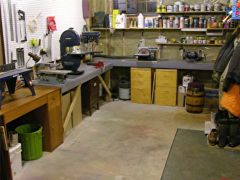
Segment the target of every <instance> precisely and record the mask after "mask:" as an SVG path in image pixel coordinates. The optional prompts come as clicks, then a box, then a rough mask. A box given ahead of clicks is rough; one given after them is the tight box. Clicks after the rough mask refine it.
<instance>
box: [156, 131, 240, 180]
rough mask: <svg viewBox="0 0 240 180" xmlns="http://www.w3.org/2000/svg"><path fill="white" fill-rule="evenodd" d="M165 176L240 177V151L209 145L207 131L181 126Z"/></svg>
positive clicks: (170, 179)
mask: <svg viewBox="0 0 240 180" xmlns="http://www.w3.org/2000/svg"><path fill="white" fill-rule="evenodd" d="M161 180H240V151H239V150H238V151H236V150H235V151H234V150H226V149H220V148H218V147H211V146H208V145H207V138H206V136H205V135H204V132H203V131H195V130H184V129H178V130H177V132H176V135H175V138H174V141H173V144H172V147H171V150H170V152H169V155H168V159H167V162H166V165H165V168H164V171H163V174H162V177H161Z"/></svg>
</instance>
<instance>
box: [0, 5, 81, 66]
mask: <svg viewBox="0 0 240 180" xmlns="http://www.w3.org/2000/svg"><path fill="white" fill-rule="evenodd" d="M8 1H9V0H0V2H1V5H3V6H2V7H1V8H2V17H4V15H6V18H7V21H8V22H7V29H8V33H7V34H8V42H9V43H8V44H9V45H8V46H9V47H8V49H9V57H11V52H12V54H13V59H16V53H15V52H16V48H18V47H24V51H25V62H26V61H27V59H28V55H27V53H28V52H30V51H31V49H30V48H29V45H28V43H27V42H25V43H21V42H18V43H17V42H15V41H11V40H10V36H9V35H10V26H9V17H8V14H9V13H8ZM14 3H16V5H17V10H18V9H21V10H23V11H25V13H26V24H27V39H28V40H30V39H32V38H37V39H42V45H43V35H44V34H45V33H46V31H47V29H46V18H47V16H55V20H56V24H57V31H55V32H54V33H53V35H52V47H51V49H52V60H55V59H58V58H60V45H59V39H60V36H61V34H62V32H63V31H65V30H67V29H68V28H69V27H73V28H74V29H75V30H76V31H77V32H78V33H79V34H80V33H81V31H82V27H83V25H84V24H85V21H84V19H83V14H82V0H12V4H14ZM3 13H5V14H3ZM3 19H4V18H3ZM33 19H35V20H36V21H37V31H36V32H35V33H30V31H29V29H28V24H29V21H31V20H33ZM3 21H4V20H3ZM18 23H19V22H18ZM3 25H4V23H3ZM3 30H4V35H6V32H5V28H3ZM5 41H6V37H5ZM45 44H46V45H47V44H48V38H46V39H45ZM6 48H7V47H6ZM6 61H7V62H10V61H11V59H10V58H9V59H8V60H7V59H6ZM32 64H33V61H32V62H30V63H29V65H32Z"/></svg>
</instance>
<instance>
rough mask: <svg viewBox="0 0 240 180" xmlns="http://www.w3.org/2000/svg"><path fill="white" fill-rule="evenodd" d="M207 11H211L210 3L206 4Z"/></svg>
mask: <svg viewBox="0 0 240 180" xmlns="http://www.w3.org/2000/svg"><path fill="white" fill-rule="evenodd" d="M207 11H213V5H212V4H211V3H208V4H207Z"/></svg>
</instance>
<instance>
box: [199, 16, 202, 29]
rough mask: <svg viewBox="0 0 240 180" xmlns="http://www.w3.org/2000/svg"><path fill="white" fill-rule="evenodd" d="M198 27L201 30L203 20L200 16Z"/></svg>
mask: <svg viewBox="0 0 240 180" xmlns="http://www.w3.org/2000/svg"><path fill="white" fill-rule="evenodd" d="M198 27H199V28H203V18H202V16H200V17H199V22H198Z"/></svg>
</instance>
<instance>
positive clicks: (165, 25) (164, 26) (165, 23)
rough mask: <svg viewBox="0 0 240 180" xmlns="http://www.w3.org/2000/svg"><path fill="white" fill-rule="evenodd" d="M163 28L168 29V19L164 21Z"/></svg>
mask: <svg viewBox="0 0 240 180" xmlns="http://www.w3.org/2000/svg"><path fill="white" fill-rule="evenodd" d="M163 28H167V19H166V18H164V19H163Z"/></svg>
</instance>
